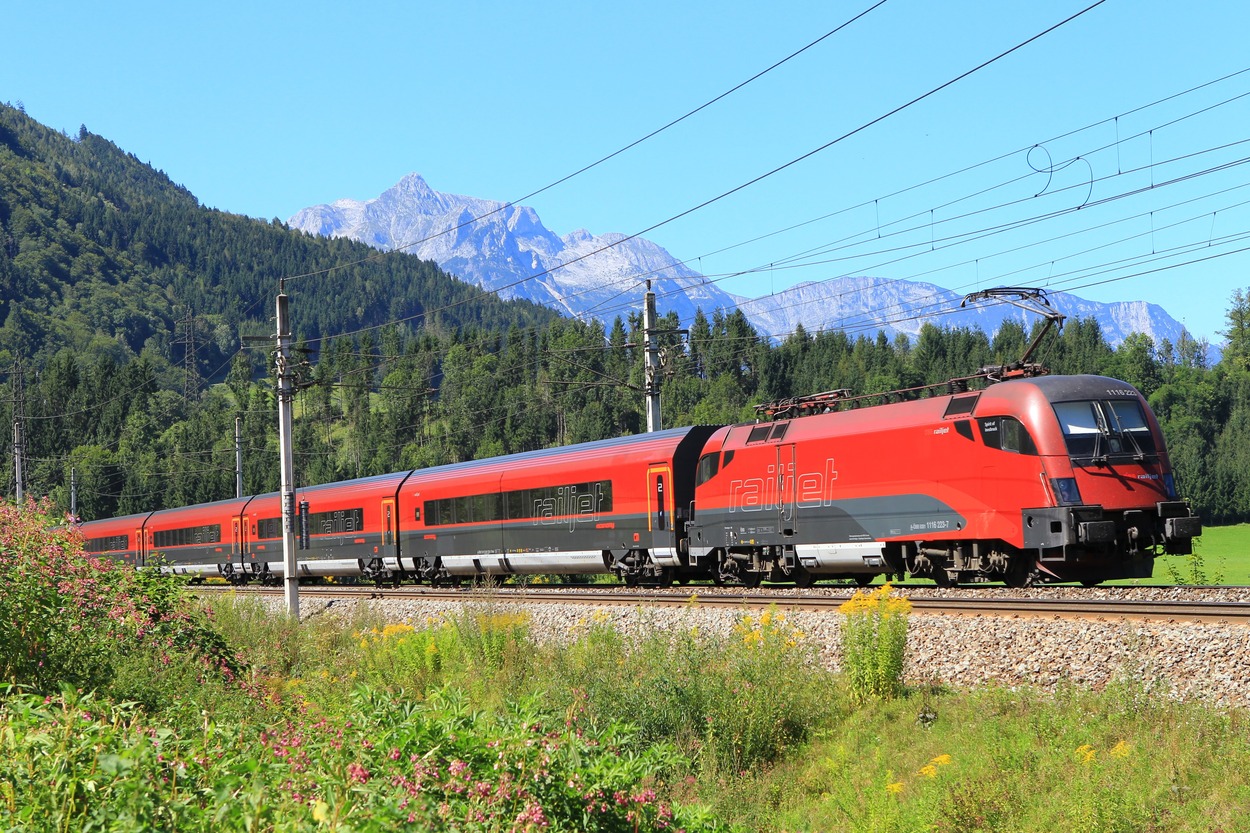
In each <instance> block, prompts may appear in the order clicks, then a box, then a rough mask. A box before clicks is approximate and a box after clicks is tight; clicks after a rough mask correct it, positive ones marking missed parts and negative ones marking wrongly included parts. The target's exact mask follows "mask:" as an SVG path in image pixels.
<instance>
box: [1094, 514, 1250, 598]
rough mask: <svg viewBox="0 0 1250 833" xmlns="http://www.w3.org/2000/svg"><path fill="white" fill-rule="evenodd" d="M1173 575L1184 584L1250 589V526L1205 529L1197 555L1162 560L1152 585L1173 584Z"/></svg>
mask: <svg viewBox="0 0 1250 833" xmlns="http://www.w3.org/2000/svg"><path fill="white" fill-rule="evenodd" d="M1173 572H1175V573H1176V575H1177V576H1179V579H1180V583H1184V584H1226V585H1233V586H1242V585H1250V524H1237V525H1235V526H1208V527H1204V528H1203V531H1202V536H1201V537H1199V538H1195V539H1194V554H1193V555H1192V556H1176V555H1165V556H1161V557H1160V558H1159V559H1158V560H1156V561H1155V574H1154V579H1152V580H1151V581H1150V582H1149V583H1151V584H1160V583H1171V582H1172V579H1173ZM1204 579H1205V580H1204ZM1116 583H1117V584H1126V583H1129V582H1116Z"/></svg>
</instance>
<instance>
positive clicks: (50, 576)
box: [0, 502, 238, 694]
mask: <svg viewBox="0 0 1250 833" xmlns="http://www.w3.org/2000/svg"><path fill="white" fill-rule="evenodd" d="M58 523H59V522H58V521H56V520H55V519H53V517H52V516H51V514H50V512H49V506H48V505H47V504H44V505H41V506H40V505H36V504H34V503H33V502H32V503H28V504H27V505H26V506H24V507H19V506H14V505H12V504H8V503H0V586H2V587H4V592H3V593H0V678H2V679H4V680H8V681H9V682H11V683H16V684H20V685H23V686H26V687H28V688H30V689H32V690H35V691H40V692H54V691H57V690H58V689H59V688H60V687H61V685H62V684H69V685H71V686H74V687H76V688H82V689H95V690H99V691H103V692H108V691H109V690H110V688H111V686H113V685H114V684H115V683H118V682H122V681H121V680H119V678H118V676H117V673H118V671H119V669H120V668H122V666H125V667H126V668H127V669H128V670H127V671H126V673H125V674H124V676H125V677H127V678H129V679H131V680H133V679H134V678H136V677H138V678H141V677H143V676H148V675H150V672H152V671H156V670H158V669H165V668H171V667H174V666H181V667H182V672H180V673H181V674H186V673H190V674H191V675H192V676H194V677H196V678H197V679H198V680H200V681H207V680H210V679H213V680H222V679H232V678H233V677H234V675H235V674H236V673H237V671H238V665H237V662H236V661H235V659H234V657H233V655H232V653H231V652H230V650H229V649H228V647H227V645H226V643H225V640H223V639H222V637H221V635H220V634H219V633H218V632H217V631H216V629H215V628H214V627H213V624H212V622H211V620H210V619H209V617H208V614H207V613H206V611H204V610H203V609H201V608H199V607H198V606H197V605H195V604H194V602H193V601H192V600H190V599H189V598H188V597H187V596H186V595H185V593H184V591H183V580H182V579H179V578H177V577H175V576H172V575H165V574H162V573H161V572H159V571H158V570H141V571H136V570H133V569H131V568H129V567H127V566H125V565H123V564H121V563H119V562H117V561H113V560H110V559H107V558H96V557H92V556H88V555H84V554H83V552H82V541H81V536H80V535H79V533H78V532H77V531H75V530H74V529H73V528H72V527H69V526H65V525H58ZM122 687H123V688H124V689H125V690H126V692H127V693H128V694H133V693H134V691H135V687H134V685H133V684H132V683H131V682H123V685H122ZM177 687H179V688H181V683H179V684H178V685H177ZM192 690H194V688H192Z"/></svg>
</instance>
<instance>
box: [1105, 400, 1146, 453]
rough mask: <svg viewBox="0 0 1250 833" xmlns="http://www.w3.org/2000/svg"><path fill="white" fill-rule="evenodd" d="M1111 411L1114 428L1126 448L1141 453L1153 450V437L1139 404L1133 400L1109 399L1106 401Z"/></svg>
mask: <svg viewBox="0 0 1250 833" xmlns="http://www.w3.org/2000/svg"><path fill="white" fill-rule="evenodd" d="M1106 404H1107V406H1108V408H1109V410H1110V411H1111V420H1110V421H1111V422H1112V423H1114V428H1115V430H1116V431H1118V432H1119V433H1120V435H1121V436H1122V437H1124V439H1125V441H1126V444H1127V446H1128V448H1126V449H1125V450H1126V451H1134V452H1138V453H1141V454H1153V453H1154V452H1155V442H1154V437H1153V436H1151V434H1150V426H1149V425H1147V424H1146V415H1145V414H1144V413H1142V409H1141V405H1139V404H1138V403H1137V402H1136V401H1135V400H1132V399H1125V400H1111V401H1109V402H1107V403H1106Z"/></svg>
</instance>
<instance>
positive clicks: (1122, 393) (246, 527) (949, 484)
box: [82, 376, 1202, 586]
mask: <svg viewBox="0 0 1250 833" xmlns="http://www.w3.org/2000/svg"><path fill="white" fill-rule="evenodd" d="M299 503H300V511H299V515H298V519H299V526H300V535H299V539H300V542H299V543H300V553H299V567H300V572H301V574H305V575H309V576H326V575H361V576H365V577H369V578H372V579H374V580H378V581H388V580H393V581H398V580H400V579H402V578H414V579H417V580H427V581H440V580H449V579H451V580H454V579H457V578H460V577H470V576H504V575H510V574H536V573H554V574H575V573H607V572H612V573H616V574H617V575H618V576H619V577H621V578H622V579H623V580H625V581H626V582H627V583H631V584H632V583H639V582H643V583H653V582H654V583H667V582H670V581H672V580H674V579H678V580H683V581H684V580H688V579H712V580H715V581H718V582H724V581H729V582H734V583H742V584H747V585H753V584H757V583H759V582H760V581H762V580H769V581H788V582H794V583H797V584H800V585H807V584H810V583H812V582H813V581H816V580H819V579H831V578H839V579H846V578H851V579H855V580H857V581H860V582H863V583H867V582H868V581H871V579H872V578H873V577H874V576H877V575H882V574H893V575H897V576H900V577H901V576H903V575H905V574H911V575H914V576H922V577H929V578H932V579H934V580H935V581H937V582H938V583H939V584H943V585H946V584H954V583H963V582H977V581H990V580H1001V581H1005V582H1006V583H1008V584H1011V585H1016V586H1021V585H1025V584H1028V583H1031V582H1032V581H1035V580H1038V579H1041V580H1050V581H1054V580H1062V581H1081V582H1085V583H1091V584H1092V583H1097V582H1099V581H1104V580H1107V579H1112V578H1128V577H1148V576H1150V575H1151V573H1152V570H1153V561H1154V558H1155V556H1156V555H1157V554H1160V553H1166V554H1183V553H1188V552H1190V551H1191V540H1192V538H1193V537H1194V536H1196V535H1198V534H1200V533H1201V529H1202V527H1201V523H1200V521H1199V520H1198V518H1197V517H1195V516H1194V515H1193V514H1192V513H1191V511H1190V509H1189V506H1188V505H1187V504H1186V503H1185V502H1183V501H1181V500H1179V499H1178V497H1177V494H1176V488H1175V483H1174V480H1173V476H1172V469H1171V466H1170V464H1169V462H1168V457H1167V452H1166V450H1165V448H1164V444H1163V437H1162V435H1161V434H1160V432H1159V426H1158V423H1157V422H1156V421H1155V418H1154V415H1153V414H1152V413H1151V411H1150V408H1149V407H1148V405H1147V404H1146V401H1145V399H1143V398H1142V396H1141V394H1140V393H1138V392H1137V390H1136V389H1134V388H1133V387H1132V386H1131V385H1129V384H1127V383H1125V382H1120V381H1117V380H1115V379H1108V378H1104V377H1100V376H1043V377H1038V378H1029V379H1017V380H1013V381H1007V382H1001V383H998V384H995V385H991V386H990V387H988V388H986V389H984V390H978V391H967V392H961V393H956V394H951V395H946V396H935V397H932V398H928V399H920V400H916V401H910V402H900V403H894V404H885V405H877V406H872V407H863V408H856V409H851V410H840V411H830V412H826V413H820V414H813V415H808V416H799V417H795V418H790V419H775V420H773V421H769V422H759V423H749V424H742V425H731V426H720V427H718V426H697V427H692V428H678V429H672V430H668V431H661V432H656V433H652V434H643V435H639V436H630V437H622V438H619V439H613V440H605V441H602V442H594V443H585V444H582V445H575V446H568V447H565V448H553V449H547V450H543V451H534V452H527V453H524V454H515V455H511V456H507V457H497V458H492V459H487V460H478V461H474V462H470V463H461V464H455V465H448V466H438V467H435V468H430V469H420V470H416V471H410V472H396V473H394V474H387V475H380V476H377V477H369V478H363V479H359V480H350V481H345V482H342V483H334V484H327V485H324V486H314V487H309V488H306V489H303V490H301V491H300V493H299ZM82 529H83V532H84V534H85V535H86V536H87V549H88V550H89V551H91V552H94V553H102V554H108V555H111V556H115V557H119V558H123V559H126V560H127V561H130V562H131V563H134V564H136V565H144V564H146V563H148V561H149V559H151V558H152V557H153V556H154V555H160V556H161V557H162V559H163V563H165V564H166V565H168V567H169V568H170V569H174V570H177V571H180V572H186V573H189V574H192V575H196V576H209V575H222V576H225V577H227V578H230V579H232V580H235V581H246V580H250V579H260V580H267V581H273V580H277V579H278V578H279V577H280V576H281V572H282V551H281V550H282V545H281V512H280V504H279V496H278V495H277V494H276V493H275V494H266V495H258V496H255V497H245V498H240V499H235V500H225V501H219V502H216V503H210V504H203V505H199V506H191V507H186V508H182V509H168V510H160V511H155V512H151V513H146V514H140V515H131V516H129V517H124V518H115V519H112V520H104V521H92V522H88V523H84V524H82Z"/></svg>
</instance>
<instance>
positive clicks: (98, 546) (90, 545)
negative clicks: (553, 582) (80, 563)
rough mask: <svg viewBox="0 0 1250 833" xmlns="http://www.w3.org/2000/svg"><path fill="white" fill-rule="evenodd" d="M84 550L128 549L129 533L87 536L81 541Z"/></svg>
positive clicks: (111, 550) (110, 550) (114, 550)
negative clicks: (101, 536) (96, 536)
mask: <svg viewBox="0 0 1250 833" xmlns="http://www.w3.org/2000/svg"><path fill="white" fill-rule="evenodd" d="M82 548H83V550H84V551H85V552H116V551H118V550H128V549H130V536H129V535H109V536H106V537H104V538H88V539H87V540H86V541H84V542H83V545H82Z"/></svg>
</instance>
